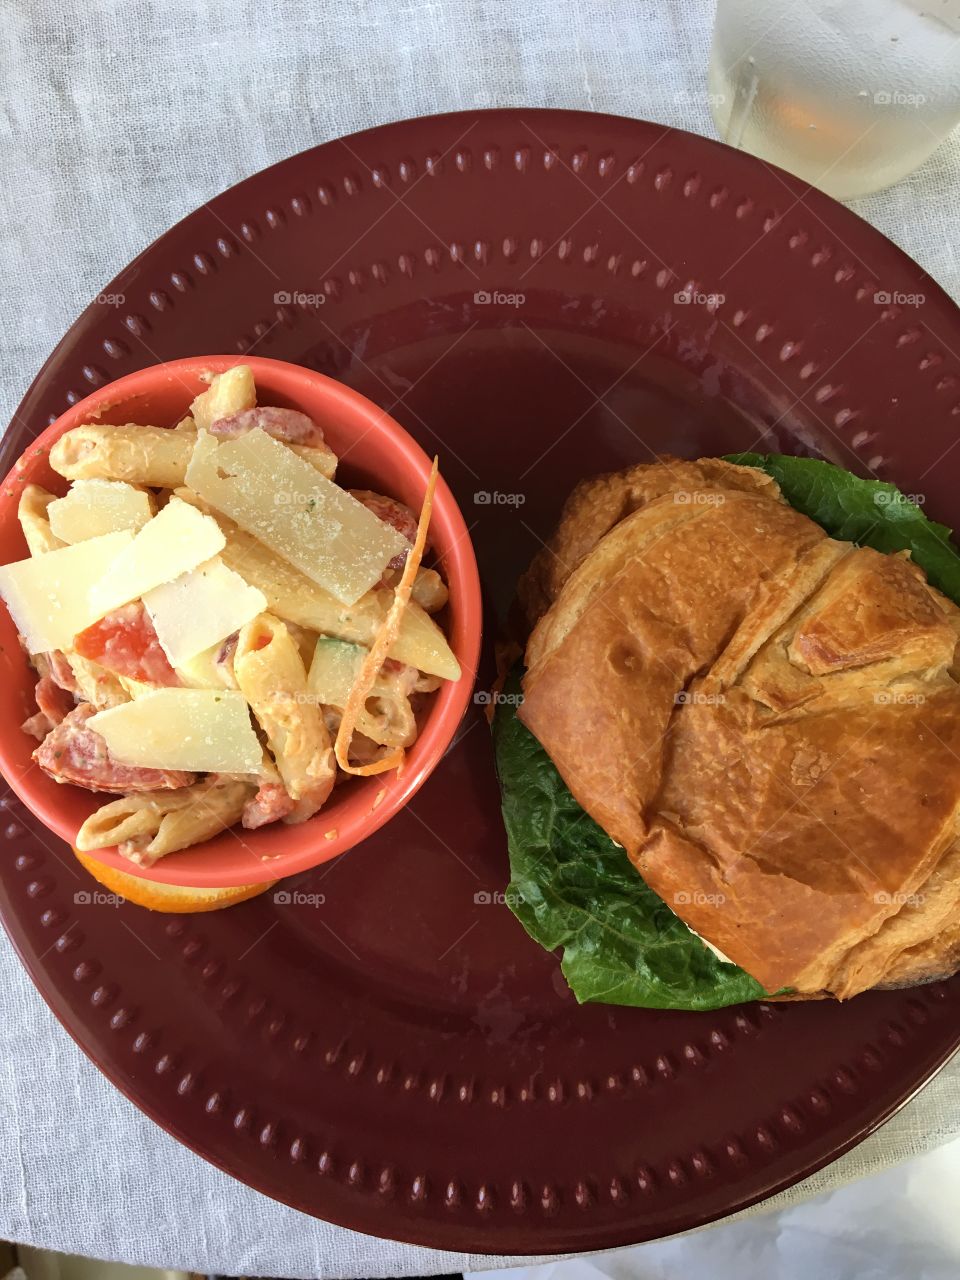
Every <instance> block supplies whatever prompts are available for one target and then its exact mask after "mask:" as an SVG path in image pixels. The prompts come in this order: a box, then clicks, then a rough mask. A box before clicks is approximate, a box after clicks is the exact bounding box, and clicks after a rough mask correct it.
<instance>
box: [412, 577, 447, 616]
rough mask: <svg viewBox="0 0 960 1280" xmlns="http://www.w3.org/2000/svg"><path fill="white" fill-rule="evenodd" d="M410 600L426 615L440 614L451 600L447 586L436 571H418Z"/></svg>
mask: <svg viewBox="0 0 960 1280" xmlns="http://www.w3.org/2000/svg"><path fill="white" fill-rule="evenodd" d="M410 599H411V600H412V601H413V602H414V604H418V605H419V606H420V608H421V609H422V610H423V611H424V613H439V612H440V610H441V609H442V608H443V606H444V605H445V604H446V603H447V600H448V599H449V592H448V591H447V584H446V583H445V582H444V580H443V579H442V578H441V577H440V575H439V573H437V571H436V569H423V568H421V569H418V570H417V576H416V578H414V580H413V590H412V591H411V592H410Z"/></svg>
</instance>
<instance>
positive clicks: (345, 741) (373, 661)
mask: <svg viewBox="0 0 960 1280" xmlns="http://www.w3.org/2000/svg"><path fill="white" fill-rule="evenodd" d="M438 469H439V461H438V459H437V458H434V460H433V466H432V467H431V468H430V478H429V480H428V481H427V491H426V493H425V494H424V498H423V506H422V507H421V509H420V520H419V522H418V524H417V536H416V538H415V539H414V543H413V546H412V547H411V549H410V552H409V554H408V555H407V561H406V564H405V565H404V566H403V573H402V574H401V575H400V581H399V582H398V583H397V586H396V590H395V591H394V596H393V603H392V604H391V605H390V608H389V609H388V610H387V616H386V617H385V618H384V620H383V622H382V623H381V624H380V629H379V630H378V631H377V633H376V635H375V636H374V638H373V643H372V644H371V645H370V649H369V651H368V652H367V656H366V657H365V658H364V660H363V662H362V663H361V664H360V670H359V671H358V672H357V678H356V680H355V681H354V683H353V688H352V689H351V690H350V693H349V696H348V697H347V701H346V705H345V706H344V708H343V716H342V717H341V719H340V727H339V729H338V730H337V740H336V742H335V743H334V748H333V749H334V754H335V755H336V758H337V764H338V765H339V766H340V768H341V769H342V770H343V771H344V773H352V774H353V775H354V776H355V777H358V778H369V777H371V776H372V775H373V774H377V773H386V772H387V771H388V770H389V769H399V768H400V766H401V765H402V764H403V761H404V756H405V752H404V749H403V747H395V748H394V749H393V751H390V752H388V753H387V754H386V755H385V756H382V757H381V758H380V759H379V760H375V761H373V763H372V764H361V765H355V764H351V763H350V760H349V758H348V757H349V755H350V744H351V742H352V741H353V735H354V733H355V732H356V728H357V720H358V718H359V716H360V712H361V711H362V710H363V708H364V706H365V705H366V701H367V698H368V697H369V696H370V691H371V690H372V688H373V685H374V682H375V680H376V678H377V676H378V675H379V674H380V668H381V667H382V666H383V663H384V661H385V659H386V657H387V652H388V650H389V649H390V646H391V645H392V644H393V642H394V640H396V638H397V633H398V632H399V630H400V622H401V620H402V618H403V611H404V609H406V607H407V603H408V602H409V600H410V592H411V591H412V590H413V583H414V580H415V579H416V576H417V570H418V569H419V568H420V561H421V560H422V559H423V551H424V548H425V546H426V543H427V529H428V528H429V527H430V513H431V511H432V509H433V493H434V490H435V488H436V486H437V473H438Z"/></svg>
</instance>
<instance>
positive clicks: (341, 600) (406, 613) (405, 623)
mask: <svg viewBox="0 0 960 1280" xmlns="http://www.w3.org/2000/svg"><path fill="white" fill-rule="evenodd" d="M50 464H51V466H52V468H53V469H54V470H55V471H56V472H58V473H59V474H60V475H61V476H63V477H64V478H65V479H67V480H68V481H70V482H71V483H70V487H69V489H68V491H67V493H66V495H65V496H63V497H58V496H56V495H55V494H53V493H50V492H48V491H47V490H45V489H43V488H42V487H40V486H39V485H35V484H30V485H27V486H26V487H25V488H24V490H23V493H22V495H21V498H20V503H19V508H18V514H19V519H20V523H21V526H22V529H23V533H24V537H25V539H26V543H27V548H28V550H29V553H30V555H29V558H28V559H26V560H22V561H19V562H18V563H15V564H10V565H6V566H3V567H0V596H2V598H3V600H4V602H5V603H6V605H7V608H8V609H9V611H10V614H11V616H12V618H13V621H14V623H15V624H16V626H17V630H18V632H19V635H20V640H21V643H22V645H23V647H24V648H25V649H26V651H27V653H28V655H29V658H30V662H31V663H32V665H33V667H34V668H35V670H36V673H37V684H36V704H37V710H36V713H35V714H33V715H31V716H30V718H29V719H28V720H27V721H26V722H25V724H24V726H23V727H24V729H25V731H26V732H27V733H29V734H32V735H33V736H34V737H35V738H37V739H38V741H39V745H38V746H37V748H36V750H35V751H34V752H33V759H34V761H35V762H36V764H37V765H38V766H39V767H40V768H41V769H42V770H44V772H45V773H47V774H48V775H49V776H50V777H51V778H53V779H54V780H55V781H57V782H58V783H64V784H72V785H74V786H79V787H84V788H86V789H88V790H90V791H97V792H112V793H114V794H115V795H116V797H117V798H116V799H114V800H112V801H110V802H109V803H107V804H104V805H102V806H101V807H100V808H98V809H97V810H96V811H95V812H94V813H93V814H91V815H90V817H89V818H87V820H86V821H85V822H84V823H83V825H82V827H81V829H80V831H79V833H78V835H77V838H76V844H77V847H78V848H79V849H81V850H84V851H89V850H94V849H101V848H107V847H116V848H117V850H118V851H119V852H120V853H121V854H122V855H124V856H125V857H127V858H129V859H130V860H131V862H134V863H136V864H137V865H139V866H142V867H149V866H151V865H152V864H153V863H155V862H156V861H157V860H158V859H159V858H162V857H163V856H164V855H165V854H168V853H172V852H174V851H175V850H180V849H185V848H188V847H190V846H191V845H195V844H197V843H198V842H200V841H203V840H207V839H209V838H210V837H212V836H213V835H216V834H217V833H218V832H220V831H222V830H224V829H226V828H228V827H231V826H233V825H234V824H236V823H240V824H242V826H243V827H246V828H248V829H253V828H257V827H260V826H263V825H265V824H266V823H271V822H277V821H282V822H286V823H300V822H305V821H306V820H307V819H309V818H311V817H313V816H314V815H315V814H316V813H318V812H319V810H320V809H322V807H323V806H324V804H325V803H326V802H327V800H328V799H329V797H330V795H331V792H332V791H333V788H334V787H335V786H336V785H337V784H338V783H339V782H341V781H342V780H344V779H345V778H346V777H347V776H348V775H351V774H352V775H360V776H366V775H372V774H377V773H382V772H385V771H387V770H391V769H397V768H399V767H400V766H401V765H402V763H403V760H404V755H405V752H406V751H407V750H408V749H409V748H410V747H411V746H412V744H413V743H414V742H415V741H416V738H417V735H418V715H419V713H420V712H421V710H422V707H423V705H424V702H425V700H426V699H427V698H428V697H429V695H431V694H432V693H434V692H435V691H436V690H437V689H438V688H439V687H440V685H441V683H442V682H443V681H444V680H451V681H453V680H458V679H459V678H460V667H459V665H458V663H457V660H456V657H455V656H454V654H453V652H452V650H451V648H450V646H449V644H448V643H447V639H446V637H445V635H444V632H443V630H442V628H441V626H440V625H439V624H438V621H437V617H436V615H438V614H439V613H440V612H441V610H442V609H443V608H444V606H445V604H446V603H447V587H446V584H445V583H444V581H443V579H442V577H441V576H440V574H439V572H438V571H437V569H435V568H429V567H426V566H424V565H423V563H422V560H423V556H424V551H425V547H426V538H427V529H428V525H429V520H430V509H431V505H432V500H433V490H434V485H435V483H436V475H437V468H436V462H435V463H434V467H433V471H432V473H431V476H430V481H429V483H428V486H427V491H426V495H425V498H424V503H423V508H422V511H421V513H420V516H419V519H418V517H417V516H416V515H415V514H414V513H413V512H412V511H411V510H410V509H409V508H408V507H406V506H404V505H403V504H402V503H400V502H398V501H396V500H395V499H394V498H391V497H388V496H386V495H383V494H379V493H374V492H372V491H369V490H361V489H345V488H342V487H341V486H340V485H338V484H337V483H336V481H335V479H334V477H335V474H336V468H337V458H336V456H335V454H334V453H333V451H332V450H331V449H330V447H329V446H328V444H327V443H326V441H325V439H324V433H323V431H322V429H321V428H320V427H319V426H318V425H317V424H316V423H315V422H313V421H312V420H311V419H310V418H309V417H307V416H306V415H305V414H303V413H299V412H297V411H296V410H293V409H285V408H279V407H275V406H268V405H259V404H258V403H257V391H256V386H255V383H254V378H253V373H252V371H251V369H250V368H249V367H248V366H246V365H238V366H236V367H235V368H232V369H229V370H228V371H226V372H224V373H222V374H219V375H215V376H214V375H211V377H210V381H209V386H208V388H207V390H205V391H204V392H202V394H200V395H199V396H197V397H196V399H194V401H193V403H192V404H191V406H190V411H189V414H188V416H186V417H185V418H183V419H182V421H180V422H178V423H177V424H176V426H173V427H164V426H150V425H139V424H133V423H130V424H126V425H119V426H110V425H105V424H99V423H93V422H91V423H88V424H85V425H82V426H78V427H76V428H74V429H73V430H70V431H67V432H66V433H65V434H64V435H63V436H62V437H61V438H60V439H59V440H58V441H57V443H56V444H55V445H54V446H53V448H52V449H51V452H50Z"/></svg>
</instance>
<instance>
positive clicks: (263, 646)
mask: <svg viewBox="0 0 960 1280" xmlns="http://www.w3.org/2000/svg"><path fill="white" fill-rule="evenodd" d="M233 671H234V675H235V676H236V680H237V684H238V685H239V687H240V692H241V693H242V694H243V695H244V697H245V698H246V699H247V702H248V703H249V704H250V708H251V710H252V711H253V714H254V716H255V717H256V719H257V721H258V722H259V724H260V727H261V728H262V729H263V732H264V733H265V734H266V737H267V744H268V746H269V748H270V751H271V754H272V755H273V758H274V760H275V761H276V765H277V769H278V770H279V772H280V777H281V779H282V780H283V785H284V786H285V787H286V789H287V792H288V794H289V795H290V796H291V797H292V798H293V799H294V800H295V801H297V809H296V810H295V812H294V814H293V815H291V820H292V821H300V822H302V821H304V820H305V819H306V818H308V817H310V816H312V814H314V813H316V811H317V810H318V809H319V808H320V807H321V806H322V805H323V803H324V801H325V800H326V799H327V796H329V794H330V791H331V789H332V788H333V783H334V779H335V777H336V772H337V770H336V761H335V759H334V754H333V747H332V745H331V743H330V735H329V733H328V732H327V728H326V725H325V724H324V721H323V716H322V714H321V711H320V707H319V705H318V704H317V702H316V700H315V699H314V698H313V697H312V696H311V695H310V692H309V690H308V688H307V672H306V668H305V667H304V665H303V659H302V658H301V657H300V651H299V649H298V647H297V643H296V641H295V640H294V638H293V636H292V635H291V634H290V632H289V630H288V629H287V627H286V626H285V625H284V624H283V622H281V621H280V619H279V618H275V617H273V616H271V615H270V614H269V613H262V614H260V616H259V617H257V618H254V620H253V622H248V623H247V625H246V626H245V627H242V628H241V630H240V636H239V639H238V641H237V650H236V653H235V654H234V659H233Z"/></svg>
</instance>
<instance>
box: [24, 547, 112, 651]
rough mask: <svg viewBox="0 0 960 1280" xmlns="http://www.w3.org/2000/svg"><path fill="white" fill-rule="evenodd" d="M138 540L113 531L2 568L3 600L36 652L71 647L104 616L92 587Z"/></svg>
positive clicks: (32, 649)
mask: <svg viewBox="0 0 960 1280" xmlns="http://www.w3.org/2000/svg"><path fill="white" fill-rule="evenodd" d="M132 542H133V534H132V533H130V532H129V531H126V532H122V533H107V534H104V535H103V537H101V538H88V539H87V540H86V541H85V542H78V543H77V544H76V546H73V547H62V548H60V549H59V550H58V551H48V552H47V553H46V554H45V555H41V556H34V557H33V559H32V560H21V561H19V563H17V564H8V565H4V566H3V568H0V596H3V599H4V600H5V601H6V605H7V608H8V609H9V610H10V616H11V617H12V618H13V620H14V622H15V623H16V624H17V630H18V631H19V632H20V634H21V635H22V636H23V638H24V640H25V641H26V644H27V649H28V651H29V652H30V653H47V652H48V651H49V650H51V649H69V648H70V646H71V645H72V643H73V637H74V636H75V635H76V634H77V632H78V631H83V630H84V628H85V627H89V626H90V624H91V623H92V622H96V620H97V619H98V618H99V617H101V616H102V614H101V611H100V610H99V609H98V608H97V607H96V606H95V605H94V604H92V603H91V600H90V595H91V588H92V587H93V586H94V585H95V584H96V583H98V582H100V581H101V580H102V578H103V575H104V574H105V573H106V572H107V570H108V569H109V567H110V565H111V564H113V562H114V561H115V560H116V558H117V556H118V555H121V554H122V553H123V551H124V550H125V549H126V548H127V547H129V545H130V544H131V543H132Z"/></svg>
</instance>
